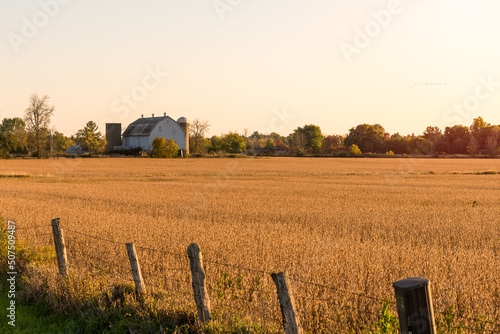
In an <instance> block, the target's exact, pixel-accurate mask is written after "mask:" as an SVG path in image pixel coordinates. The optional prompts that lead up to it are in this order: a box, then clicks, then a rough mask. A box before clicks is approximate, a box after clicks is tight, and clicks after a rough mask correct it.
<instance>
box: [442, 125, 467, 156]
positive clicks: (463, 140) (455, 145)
mask: <svg viewBox="0 0 500 334" xmlns="http://www.w3.org/2000/svg"><path fill="white" fill-rule="evenodd" d="M470 141H471V134H470V131H469V128H468V127H467V126H464V125H455V126H452V127H449V126H447V127H446V128H445V129H444V136H443V145H444V149H445V151H446V152H447V153H450V154H467V148H468V147H469V145H470Z"/></svg>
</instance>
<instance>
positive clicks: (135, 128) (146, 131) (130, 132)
mask: <svg viewBox="0 0 500 334" xmlns="http://www.w3.org/2000/svg"><path fill="white" fill-rule="evenodd" d="M165 118H170V119H171V120H172V121H173V122H175V121H174V120H173V119H172V118H171V117H169V116H162V117H146V118H139V119H138V120H136V121H135V122H133V123H130V125H129V126H128V127H127V129H125V132H123V137H130V136H149V135H150V134H151V131H153V129H154V128H155V126H156V124H158V123H160V122H161V121H163V120H164V119H165Z"/></svg>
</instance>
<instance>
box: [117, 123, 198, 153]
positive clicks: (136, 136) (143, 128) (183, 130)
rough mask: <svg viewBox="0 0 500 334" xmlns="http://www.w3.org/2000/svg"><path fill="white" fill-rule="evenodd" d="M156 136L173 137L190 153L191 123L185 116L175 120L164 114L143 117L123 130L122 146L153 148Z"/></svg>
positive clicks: (145, 149)
mask: <svg viewBox="0 0 500 334" xmlns="http://www.w3.org/2000/svg"><path fill="white" fill-rule="evenodd" d="M156 137H163V138H165V139H173V140H174V141H175V143H176V144H177V145H178V146H179V148H180V149H181V150H183V151H184V153H186V154H189V123H188V120H187V119H186V118H185V117H181V118H179V119H178V120H177V121H174V120H173V119H172V118H170V117H169V116H167V115H166V114H164V115H163V116H162V117H154V115H153V117H146V118H144V117H141V118H139V119H138V120H136V121H135V122H133V123H131V124H130V125H129V126H128V127H127V129H125V131H124V132H123V143H122V146H123V147H124V148H126V149H131V148H136V147H140V148H141V149H143V150H144V151H151V150H152V149H153V147H152V142H153V140H154V139H155V138H156Z"/></svg>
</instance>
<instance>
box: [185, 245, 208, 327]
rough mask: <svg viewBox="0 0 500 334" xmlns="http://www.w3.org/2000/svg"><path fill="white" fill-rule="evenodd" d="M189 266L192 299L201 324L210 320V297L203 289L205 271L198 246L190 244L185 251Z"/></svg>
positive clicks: (205, 289)
mask: <svg viewBox="0 0 500 334" xmlns="http://www.w3.org/2000/svg"><path fill="white" fill-rule="evenodd" d="M187 253H188V256H189V264H190V266H191V276H192V281H193V291H194V299H195V301H196V307H197V308H198V317H199V318H200V321H201V322H209V321H210V320H212V316H211V314H210V313H211V312H210V297H209V296H208V293H207V288H206V287H205V271H204V270H203V259H202V255H201V250H200V246H198V244H191V245H189V247H188V249H187Z"/></svg>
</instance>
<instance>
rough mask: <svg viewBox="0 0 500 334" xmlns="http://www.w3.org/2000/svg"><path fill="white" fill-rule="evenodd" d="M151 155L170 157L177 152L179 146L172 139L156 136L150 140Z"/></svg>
mask: <svg viewBox="0 0 500 334" xmlns="http://www.w3.org/2000/svg"><path fill="white" fill-rule="evenodd" d="M152 146H153V150H152V151H151V156H153V157H154V158H172V157H175V156H177V155H178V154H179V146H178V145H177V144H176V143H175V141H174V140H173V139H165V138H163V137H156V138H155V139H154V140H153V142H152Z"/></svg>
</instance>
